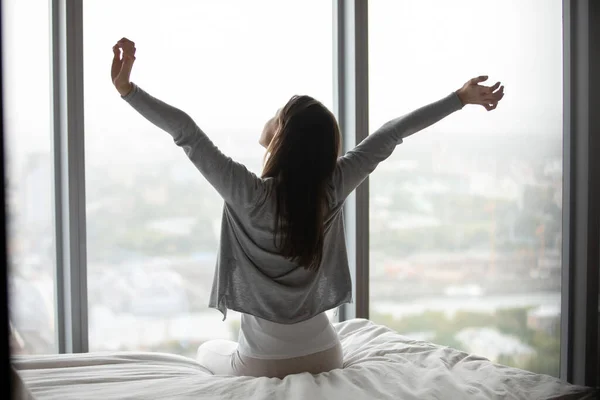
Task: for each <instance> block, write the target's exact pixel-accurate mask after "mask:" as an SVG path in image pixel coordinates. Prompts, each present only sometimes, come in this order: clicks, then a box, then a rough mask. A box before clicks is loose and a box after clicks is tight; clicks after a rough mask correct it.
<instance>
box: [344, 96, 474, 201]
mask: <svg viewBox="0 0 600 400" xmlns="http://www.w3.org/2000/svg"><path fill="white" fill-rule="evenodd" d="M462 107H463V104H462V103H461V101H460V99H459V98H458V95H457V94H456V93H451V94H449V95H448V96H446V97H444V98H442V99H441V100H438V101H436V102H434V103H431V104H428V105H426V106H424V107H421V108H419V109H417V110H415V111H413V112H411V113H409V114H406V115H404V116H402V117H399V118H396V119H393V120H391V121H389V122H387V123H385V124H384V125H383V126H382V127H381V128H379V129H378V130H377V131H375V132H374V133H373V134H371V135H369V136H368V137H367V138H365V139H364V140H363V141H362V142H361V143H360V144H359V145H358V146H356V147H355V148H354V149H353V150H350V151H348V152H347V153H346V154H345V155H344V156H342V157H340V158H339V159H338V161H337V166H336V169H335V171H334V173H333V179H332V184H333V187H334V188H335V192H336V197H337V201H338V203H341V202H343V201H344V200H345V199H346V197H348V195H349V194H350V193H352V191H353V190H354V189H356V188H357V187H358V185H360V184H361V183H362V182H363V181H364V180H365V178H366V177H367V176H369V174H370V173H371V172H373V171H374V170H375V168H376V167H377V165H378V164H379V163H380V162H382V161H384V160H385V159H387V158H388V157H389V156H390V155H391V154H392V153H393V151H394V149H395V148H396V146H397V145H399V144H400V143H402V140H403V139H404V138H406V137H408V136H410V135H412V134H413V133H416V132H419V131H420V130H422V129H425V128H427V127H428V126H431V125H433V124H435V123H436V122H438V121H440V120H441V119H443V118H445V117H447V116H448V115H450V114H452V113H453V112H455V111H458V110H460V109H461V108H462Z"/></svg>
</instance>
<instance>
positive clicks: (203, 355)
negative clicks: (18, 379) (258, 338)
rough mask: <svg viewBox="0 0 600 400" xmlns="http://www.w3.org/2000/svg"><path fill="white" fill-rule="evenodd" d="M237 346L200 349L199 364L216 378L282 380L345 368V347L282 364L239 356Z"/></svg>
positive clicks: (213, 344)
mask: <svg viewBox="0 0 600 400" xmlns="http://www.w3.org/2000/svg"><path fill="white" fill-rule="evenodd" d="M237 346H238V345H237V343H236V342H232V341H230V340H210V341H208V342H206V343H203V344H202V345H201V346H200V348H198V355H197V357H196V359H197V361H198V362H199V363H200V364H201V365H202V366H204V367H205V368H207V369H208V370H209V371H211V372H212V373H213V374H215V375H235V376H256V377H258V376H266V377H270V378H280V379H283V378H284V377H285V376H286V375H291V374H299V373H301V372H309V373H311V374H320V373H321V372H327V371H331V370H333V369H337V368H342V366H343V354H342V345H341V344H340V342H339V341H338V342H337V343H336V345H335V346H333V347H331V348H329V349H327V350H324V351H320V352H318V353H314V354H309V355H306V356H302V357H295V358H286V359H282V360H268V359H260V358H252V357H247V356H244V355H243V354H240V353H239V352H238V350H237Z"/></svg>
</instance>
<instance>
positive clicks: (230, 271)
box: [123, 85, 463, 324]
mask: <svg viewBox="0 0 600 400" xmlns="http://www.w3.org/2000/svg"><path fill="white" fill-rule="evenodd" d="M123 98H124V99H125V100H126V101H127V102H128V103H129V104H130V105H131V106H132V107H133V108H134V109H135V110H137V111H138V112H139V113H140V114H141V115H142V116H144V117H145V118H146V119H148V120H149V121H150V122H151V123H153V124H154V125H156V126H157V127H159V128H161V129H162V130H164V131H166V132H167V133H169V134H170V135H171V136H172V137H173V140H174V141H175V144H176V145H177V146H180V147H181V148H183V150H184V151H185V153H186V154H187V156H188V157H189V159H190V160H191V161H192V163H194V165H195V166H196V168H198V170H199V171H200V173H202V175H204V177H205V178H206V179H207V180H208V182H209V183H210V184H211V185H212V186H213V187H214V188H215V189H216V190H217V192H218V193H219V194H220V195H221V197H222V198H223V200H224V201H225V204H224V207H223V215H222V220H221V238H220V244H219V251H218V256H217V263H216V269H215V275H214V281H213V285H212V291H211V295H210V302H209V306H210V307H212V308H217V309H219V310H220V311H221V312H222V313H223V317H224V319H225V318H226V317H227V309H230V310H235V311H239V312H243V313H247V314H251V315H254V316H256V317H259V318H263V319H266V320H269V321H273V322H277V323H283V324H292V323H297V322H301V321H304V320H307V319H309V318H311V317H314V316H315V315H317V314H319V313H321V312H323V311H326V310H329V309H332V308H335V307H337V306H339V305H341V304H343V303H347V302H351V301H352V282H351V280H350V271H349V267H348V256H347V253H346V238H345V234H344V218H343V213H342V206H343V204H344V200H345V199H346V197H347V196H348V195H349V194H350V193H351V192H352V191H353V190H354V189H356V187H357V186H358V185H360V183H361V182H362V181H363V180H364V179H365V178H366V177H367V176H368V175H369V174H370V173H371V172H373V170H375V168H376V167H377V165H378V164H379V163H380V162H382V161H383V160H385V159H386V158H388V157H389V156H390V155H391V154H392V152H393V151H394V149H395V148H396V146H397V145H398V144H400V143H402V140H403V138H405V137H407V136H409V135H411V134H413V133H415V132H418V131H420V130H421V129H424V128H426V127H428V126H430V125H432V124H434V123H435V122H437V121H439V120H441V119H442V118H444V117H446V116H448V115H450V114H451V113H453V112H454V111H457V110H459V109H461V108H462V106H463V105H462V103H461V101H460V100H459V98H458V96H457V95H456V93H451V94H449V95H448V96H446V97H444V98H443V99H441V100H439V101H436V102H434V103H432V104H429V105H427V106H425V107H422V108H419V109H418V110H416V111H413V112H411V113H409V114H407V115H405V116H403V117H400V118H397V119H394V120H392V121H390V122H388V123H386V124H385V125H383V126H382V127H381V128H379V129H378V130H377V131H376V132H375V133H373V134H371V135H369V136H368V137H367V138H366V139H365V140H363V141H362V142H361V143H360V144H359V145H358V146H356V147H355V148H354V149H353V150H351V151H349V152H347V153H346V154H345V155H344V156H342V157H340V158H339V159H338V161H337V167H336V168H335V172H334V174H333V176H332V178H331V182H330V185H329V187H330V190H329V204H330V209H329V212H328V215H327V217H326V221H325V245H324V252H323V259H322V263H321V265H320V268H319V269H318V271H317V272H311V271H308V270H306V269H305V268H303V267H301V266H299V265H296V264H294V263H293V262H291V261H289V260H288V259H286V258H284V257H282V256H281V255H280V254H279V253H278V252H277V249H276V247H275V245H274V240H273V238H274V235H275V230H274V227H275V224H274V213H275V197H274V195H273V192H274V184H275V182H274V180H273V179H271V178H268V179H261V178H260V177H257V176H256V175H255V174H253V173H252V172H250V171H248V170H247V169H246V167H244V165H242V164H240V163H237V162H235V161H234V160H232V159H231V158H230V157H227V156H226V155H225V154H223V153H222V152H221V151H220V150H219V149H218V148H217V147H216V146H215V145H214V144H213V143H212V142H211V140H210V139H209V138H208V136H206V134H205V133H204V132H203V131H202V130H201V129H200V128H199V127H198V126H197V125H196V124H195V123H194V121H193V120H192V118H190V117H189V116H188V115H187V114H186V113H184V112H183V111H181V110H179V109H177V108H175V107H172V106H170V105H168V104H165V103H164V102H162V101H160V100H158V99H156V98H154V97H152V96H150V95H149V94H147V93H146V92H144V91H143V90H142V89H140V88H139V87H138V86H137V85H133V90H132V91H131V92H130V93H129V94H127V95H126V96H124V97H123ZM190 211H193V210H190Z"/></svg>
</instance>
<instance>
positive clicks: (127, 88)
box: [115, 82, 133, 97]
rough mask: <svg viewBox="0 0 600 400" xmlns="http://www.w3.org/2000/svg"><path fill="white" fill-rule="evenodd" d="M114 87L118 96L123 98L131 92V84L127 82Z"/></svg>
mask: <svg viewBox="0 0 600 400" xmlns="http://www.w3.org/2000/svg"><path fill="white" fill-rule="evenodd" d="M115 87H116V88H117V91H118V92H119V94H120V95H121V96H123V97H125V96H127V95H128V94H129V93H131V91H132V90H133V85H132V84H131V82H127V83H125V84H122V85H115Z"/></svg>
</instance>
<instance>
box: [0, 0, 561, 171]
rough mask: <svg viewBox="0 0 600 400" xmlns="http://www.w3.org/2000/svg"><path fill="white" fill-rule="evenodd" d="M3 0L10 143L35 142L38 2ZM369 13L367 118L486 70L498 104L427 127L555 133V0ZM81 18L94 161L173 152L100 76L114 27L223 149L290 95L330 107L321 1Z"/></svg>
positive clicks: (250, 139) (42, 92)
mask: <svg viewBox="0 0 600 400" xmlns="http://www.w3.org/2000/svg"><path fill="white" fill-rule="evenodd" d="M4 6H5V12H4V16H5V18H4V21H3V29H4V32H5V33H6V36H5V46H6V47H5V55H6V56H7V59H5V60H6V65H5V67H6V68H5V74H6V75H5V83H6V88H7V89H6V93H5V95H6V96H7V101H8V104H7V108H6V111H5V112H6V114H5V116H6V117H7V120H8V125H7V128H8V129H9V136H11V138H13V140H12V141H11V142H10V143H9V144H10V145H11V148H15V145H16V149H17V151H18V152H19V153H22V152H25V151H27V150H28V149H32V148H34V149H37V150H47V149H49V143H50V142H49V136H48V135H49V129H48V127H49V121H50V119H49V101H48V100H49V96H50V92H49V79H48V76H49V75H48V74H49V72H48V65H49V54H50V53H49V43H50V42H49V36H48V32H49V13H48V1H47V0H7V1H4ZM369 23H370V28H369V29H370V32H369V34H370V40H369V47H370V49H369V50H370V62H369V68H370V101H371V102H370V113H371V131H373V130H374V129H375V128H376V127H378V126H379V125H381V124H382V123H383V122H385V121H386V120H388V119H390V118H393V117H396V116H398V115H400V114H402V113H405V112H407V111H410V110H411V109H413V108H416V107H418V106H420V105H423V104H425V103H427V102H429V101H433V100H436V99H438V98H439V97H441V96H444V95H445V94H447V93H449V92H450V91H452V90H455V89H458V88H459V87H460V85H461V84H462V83H464V81H465V80H466V79H468V78H470V77H472V76H475V75H478V74H489V75H490V80H491V81H494V80H501V81H502V82H503V83H505V84H506V97H505V99H504V100H503V102H502V103H501V105H500V106H499V107H498V109H497V110H496V111H495V112H493V113H487V112H485V110H483V108H481V109H476V108H472V109H468V110H466V111H465V112H462V113H459V114H457V115H454V116H452V117H451V118H449V119H447V120H445V121H443V122H442V123H441V124H439V125H438V126H436V127H434V128H432V129H430V131H431V134H432V135H436V134H442V133H444V132H446V133H447V132H450V133H452V134H457V135H460V134H462V133H477V134H479V133H481V132H485V133H486V134H487V135H492V134H501V135H509V134H513V135H518V134H520V133H523V132H531V131H534V132H538V133H544V134H547V135H549V137H554V138H555V140H560V139H559V135H560V132H561V129H562V126H561V121H562V119H561V118H562V116H561V114H562V111H561V110H562V54H561V53H562V44H561V41H562V31H561V1H560V0H527V1H524V0H497V1H483V0H461V1H452V2H449V1H445V0H419V1H416V0H404V1H401V0H371V1H370V9H369ZM84 29H85V32H84V67H85V70H84V73H85V113H86V115H85V124H86V125H85V127H86V142H87V146H88V147H87V154H88V161H89V162H92V163H94V162H100V161H101V160H102V159H104V158H106V157H107V155H114V154H117V155H118V154H123V155H124V154H130V155H131V157H133V158H135V157H144V155H145V156H146V157H150V158H151V157H152V155H153V154H154V155H156V156H159V154H163V153H162V152H166V154H171V152H173V154H174V152H176V151H178V150H177V149H175V148H174V146H168V145H166V144H167V143H168V140H167V139H165V137H164V136H162V137H161V136H160V134H158V133H154V134H153V135H152V136H150V137H148V135H147V132H148V131H151V132H154V130H152V129H151V128H150V127H149V125H148V123H146V122H145V121H144V120H143V119H142V118H140V117H139V116H138V115H136V114H135V113H134V112H133V111H132V110H131V109H130V108H129V107H128V106H127V105H126V104H125V103H124V102H122V101H121V100H120V99H119V96H118V94H117V93H116V91H115V90H114V88H113V87H112V85H111V82H110V78H109V69H110V61H111V56H112V53H111V47H112V45H113V44H114V42H115V41H116V40H118V39H120V38H121V37H122V36H127V37H129V38H131V39H133V40H134V41H135V42H136V44H137V48H138V53H137V62H136V65H135V68H134V73H133V80H134V81H135V82H137V83H138V84H140V85H141V86H142V87H143V88H145V89H146V90H148V91H149V92H151V93H152V94H154V95H156V96H157V97H159V98H161V99H164V100H165V101H167V102H170V103H172V104H173V105H176V106H179V107H181V108H183V109H184V110H185V111H187V112H188V113H189V114H190V115H192V116H193V117H194V118H195V119H196V120H197V122H198V124H199V125H200V126H201V127H202V128H203V129H204V130H205V131H206V132H207V133H208V134H209V136H211V138H213V140H214V141H215V142H216V143H217V144H218V145H220V146H222V147H223V150H225V151H228V150H230V152H233V153H235V152H236V151H237V152H239V151H242V152H251V153H256V155H257V157H259V156H260V154H261V152H262V150H261V149H260V148H259V147H258V144H256V138H257V137H258V135H259V133H260V130H261V129H262V126H263V124H264V122H265V120H266V119H268V118H269V117H270V116H271V115H272V114H273V113H274V112H275V110H276V109H277V108H278V107H280V106H281V105H283V103H285V101H286V100H287V99H288V98H289V97H290V96H291V95H293V94H296V93H303V94H310V95H312V96H314V97H316V98H318V99H320V100H321V101H323V102H324V103H325V104H326V105H327V106H329V107H331V106H332V98H333V96H332V91H333V87H332V81H333V79H332V72H333V63H332V57H333V52H332V49H333V47H332V29H333V27H332V2H331V1H328V0H302V1H300V0H295V1H291V0H269V1H266V0H258V1H257V0H253V1H247V0H244V1H242V0H238V1H223V0H220V1H217V0H203V1H201V0H185V1H184V0H170V1H168V2H166V1H164V0H163V1H156V0H151V1H150V0H144V1H141V0H138V1H129V0H119V1H116V0H102V1H100V0H85V1H84ZM436 132H437V133H436ZM236 145H237V147H236ZM240 146H241V147H240ZM158 152H160V153H158Z"/></svg>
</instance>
